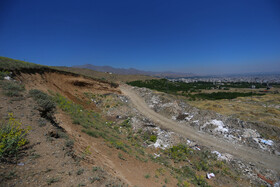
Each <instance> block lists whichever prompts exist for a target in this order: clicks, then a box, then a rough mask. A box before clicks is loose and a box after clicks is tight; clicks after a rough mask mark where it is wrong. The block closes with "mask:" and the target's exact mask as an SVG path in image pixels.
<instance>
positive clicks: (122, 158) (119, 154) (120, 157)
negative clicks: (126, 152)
mask: <svg viewBox="0 0 280 187" xmlns="http://www.w3.org/2000/svg"><path fill="white" fill-rule="evenodd" d="M118 157H119V159H121V160H126V159H125V158H124V157H123V155H122V154H121V153H118Z"/></svg>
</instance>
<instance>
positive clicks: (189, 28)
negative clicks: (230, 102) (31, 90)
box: [0, 0, 280, 74]
mask: <svg viewBox="0 0 280 187" xmlns="http://www.w3.org/2000/svg"><path fill="white" fill-rule="evenodd" d="M0 56H7V57H11V58H16V59H20V60H26V61H29V62H35V63H39V64H45V65H55V66H72V65H79V64H87V63H90V64H94V65H110V66H114V67H122V68H123V67H124V68H129V67H133V68H138V69H141V70H152V71H170V70H171V71H178V72H192V73H199V74H221V73H245V72H275V71H279V70H280V1H279V0H232V1H230V0H192V1H187V0H182V1H179V0H178V1H177V0H175V1H171V0H170V1H164V0H159V1H152V0H149V1H145V0H141V1H137V0H127V1H124V0H118V1H116V0H112V1H109V0H100V1H94V0H92V1H86V0H82V1H78V0H76V1H71V0H67V1H64V0H56V1H53V0H47V1H45V0H13V1H11V0H2V1H0Z"/></svg>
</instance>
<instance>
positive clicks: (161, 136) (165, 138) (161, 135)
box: [149, 127, 172, 149]
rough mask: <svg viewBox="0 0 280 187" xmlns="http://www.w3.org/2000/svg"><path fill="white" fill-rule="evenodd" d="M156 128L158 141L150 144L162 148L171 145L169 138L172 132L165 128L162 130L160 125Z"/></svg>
mask: <svg viewBox="0 0 280 187" xmlns="http://www.w3.org/2000/svg"><path fill="white" fill-rule="evenodd" d="M155 129H156V130H157V141H156V142H155V143H154V144H151V145H149V146H154V147H155V148H161V149H166V148H168V147H170V144H169V138H170V136H171V134H172V133H171V132H167V131H165V130H161V129H160V128H159V127H156V128H155Z"/></svg>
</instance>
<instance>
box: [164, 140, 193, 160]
mask: <svg viewBox="0 0 280 187" xmlns="http://www.w3.org/2000/svg"><path fill="white" fill-rule="evenodd" d="M165 153H166V154H167V155H168V157H169V158H171V159H174V161H175V162H179V161H186V160H187V158H188V156H190V155H191V154H192V153H193V152H192V149H190V148H189V147H188V146H186V145H183V144H179V145H174V146H173V147H171V148H169V149H167V150H166V151H165Z"/></svg>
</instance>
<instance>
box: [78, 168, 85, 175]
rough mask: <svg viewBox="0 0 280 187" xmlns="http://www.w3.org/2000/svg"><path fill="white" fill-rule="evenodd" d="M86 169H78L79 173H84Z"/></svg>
mask: <svg viewBox="0 0 280 187" xmlns="http://www.w3.org/2000/svg"><path fill="white" fill-rule="evenodd" d="M84 171H85V170H84V169H79V170H78V171H77V175H82V174H83V173H84Z"/></svg>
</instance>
